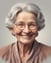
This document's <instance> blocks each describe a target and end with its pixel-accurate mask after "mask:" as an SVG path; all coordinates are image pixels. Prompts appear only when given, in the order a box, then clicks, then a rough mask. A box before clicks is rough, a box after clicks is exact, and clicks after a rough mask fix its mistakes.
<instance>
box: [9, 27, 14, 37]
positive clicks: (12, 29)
mask: <svg viewBox="0 0 51 63" xmlns="http://www.w3.org/2000/svg"><path fill="white" fill-rule="evenodd" d="M9 30H10V32H11V34H12V35H14V36H15V32H14V28H9Z"/></svg>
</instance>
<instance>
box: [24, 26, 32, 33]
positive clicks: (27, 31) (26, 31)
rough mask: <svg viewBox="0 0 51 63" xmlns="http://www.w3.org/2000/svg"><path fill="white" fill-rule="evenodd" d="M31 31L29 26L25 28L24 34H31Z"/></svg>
mask: <svg viewBox="0 0 51 63" xmlns="http://www.w3.org/2000/svg"><path fill="white" fill-rule="evenodd" d="M30 31H31V30H30V29H29V27H28V25H26V26H25V28H24V30H23V32H24V33H29V32H30Z"/></svg>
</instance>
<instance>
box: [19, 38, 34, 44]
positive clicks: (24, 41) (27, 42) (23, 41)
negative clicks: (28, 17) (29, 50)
mask: <svg viewBox="0 0 51 63" xmlns="http://www.w3.org/2000/svg"><path fill="white" fill-rule="evenodd" d="M20 42H21V43H23V44H30V43H32V42H33V40H25V39H24V40H20Z"/></svg>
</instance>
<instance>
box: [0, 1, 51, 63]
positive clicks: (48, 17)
mask: <svg viewBox="0 0 51 63" xmlns="http://www.w3.org/2000/svg"><path fill="white" fill-rule="evenodd" d="M20 2H33V3H35V4H37V5H38V6H39V7H40V8H41V11H42V12H43V14H44V18H45V24H46V26H45V28H44V29H43V30H41V31H39V35H38V37H37V38H36V39H37V40H38V41H39V42H41V43H44V44H47V45H49V46H51V0H0V47H1V46H6V45H8V44H11V43H13V42H15V41H16V38H15V37H14V36H12V34H11V32H10V31H9V30H8V29H7V28H6V27H5V17H6V16H7V14H8V12H9V11H10V8H11V7H12V6H13V5H14V4H16V3H20ZM47 62H48V63H50V60H49V59H48V60H47ZM47 62H46V63H47ZM0 63H4V62H3V61H2V60H1V61H0Z"/></svg>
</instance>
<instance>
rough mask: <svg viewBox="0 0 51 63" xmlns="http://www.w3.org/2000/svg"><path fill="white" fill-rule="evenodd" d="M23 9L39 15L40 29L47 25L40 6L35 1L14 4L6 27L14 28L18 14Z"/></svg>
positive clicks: (6, 20) (38, 23)
mask: <svg viewBox="0 0 51 63" xmlns="http://www.w3.org/2000/svg"><path fill="white" fill-rule="evenodd" d="M21 11H28V12H31V13H33V14H35V15H36V16H37V25H38V31H39V30H41V29H43V28H44V27H45V23H44V22H45V19H44V16H43V14H42V12H41V10H40V8H39V7H38V6H37V5H36V4H33V3H17V4H16V5H14V6H13V7H12V8H11V10H10V12H9V13H8V16H7V17H6V19H5V23H6V27H7V28H12V27H13V24H14V22H15V17H16V15H17V14H18V13H19V12H21Z"/></svg>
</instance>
